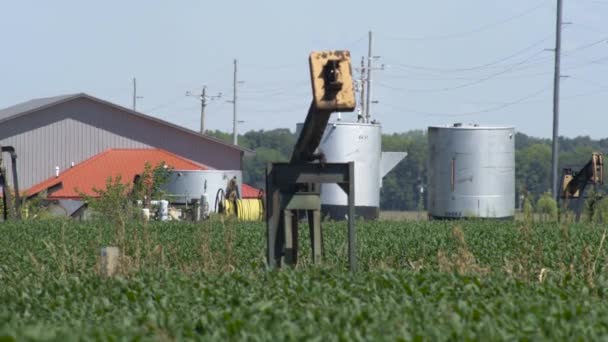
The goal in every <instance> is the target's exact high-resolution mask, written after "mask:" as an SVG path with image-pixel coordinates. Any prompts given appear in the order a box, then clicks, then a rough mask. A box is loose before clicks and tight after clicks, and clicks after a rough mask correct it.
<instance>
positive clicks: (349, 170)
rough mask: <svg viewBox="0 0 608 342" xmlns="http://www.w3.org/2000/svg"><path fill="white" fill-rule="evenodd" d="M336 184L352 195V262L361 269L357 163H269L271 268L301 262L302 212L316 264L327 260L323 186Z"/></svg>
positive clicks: (268, 225) (268, 257) (350, 196)
mask: <svg viewBox="0 0 608 342" xmlns="http://www.w3.org/2000/svg"><path fill="white" fill-rule="evenodd" d="M323 183H336V184H338V185H339V186H340V187H341V188H342V189H343V190H344V192H346V194H347V195H348V212H349V214H348V261H349V267H350V269H351V271H355V270H356V269H357V255H356V231H355V223H354V220H355V174H354V163H353V162H350V163H269V164H268V167H267V169H266V208H267V210H266V222H267V232H266V233H267V261H268V266H269V267H271V268H274V267H280V266H281V264H282V263H283V262H284V263H285V264H287V265H290V266H295V265H296V264H297V260H298V211H300V210H304V211H306V213H307V216H308V225H309V229H310V239H311V243H310V244H311V247H312V260H313V263H314V264H319V263H320V262H321V259H322V256H323V230H322V226H321V200H320V194H319V185H320V184H323Z"/></svg>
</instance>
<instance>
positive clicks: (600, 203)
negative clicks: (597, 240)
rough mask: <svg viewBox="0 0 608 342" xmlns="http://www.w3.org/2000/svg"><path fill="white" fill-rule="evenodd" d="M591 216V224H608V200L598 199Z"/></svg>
mask: <svg viewBox="0 0 608 342" xmlns="http://www.w3.org/2000/svg"><path fill="white" fill-rule="evenodd" d="M590 214H591V217H590V221H591V222H594V223H608V198H603V199H596V200H595V202H594V203H593V209H592V210H590Z"/></svg>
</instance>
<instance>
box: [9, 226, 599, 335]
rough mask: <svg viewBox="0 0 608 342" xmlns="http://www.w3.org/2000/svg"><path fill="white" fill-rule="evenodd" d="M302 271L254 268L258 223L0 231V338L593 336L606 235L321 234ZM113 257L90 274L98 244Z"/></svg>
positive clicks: (259, 258)
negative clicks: (354, 248)
mask: <svg viewBox="0 0 608 342" xmlns="http://www.w3.org/2000/svg"><path fill="white" fill-rule="evenodd" d="M324 229H325V232H324V233H325V235H324V240H325V247H326V248H325V259H324V263H323V265H322V266H320V267H315V266H312V265H311V264H310V257H309V253H310V251H309V249H308V246H309V243H308V240H307V235H306V233H305V232H304V230H305V229H302V234H301V242H302V246H301V254H302V257H301V260H300V261H301V262H300V264H299V265H298V266H297V267H296V268H295V269H281V270H278V271H276V270H275V271H270V270H267V269H266V267H265V257H264V246H265V231H264V225H263V224H261V223H253V224H252V223H238V222H233V221H226V222H222V221H220V220H219V219H215V220H213V221H210V222H205V223H201V224H179V223H171V224H158V223H155V224H150V225H146V224H142V223H128V224H126V225H120V224H118V225H112V224H110V223H109V222H98V223H95V222H91V223H78V222H69V221H38V222H36V221H32V222H22V223H4V224H2V225H0V232H1V234H0V304H1V305H0V341H11V340H17V341H20V340H82V339H93V340H123V339H124V340H133V339H139V340H142V339H143V340H183V339H195V340H209V339H217V340H242V339H247V340H285V339H288V340H296V339H297V340H301V339H315V340H319V341H325V340H363V339H365V340H370V339H380V340H406V341H410V340H430V341H441V340H484V341H485V340H568V341H571V340H605V339H606V338H608V319H607V318H608V302H607V298H606V296H607V295H608V293H607V290H608V278H607V267H608V258H607V256H606V244H608V242H606V241H604V238H605V234H606V231H605V227H604V226H600V225H592V224H581V225H574V224H570V225H565V224H563V225H560V224H556V223H534V224H530V223H524V222H489V221H463V222H358V223H357V230H358V246H359V248H358V256H359V271H358V272H357V273H356V274H351V273H349V272H348V270H347V268H346V265H347V258H346V225H345V224H344V223H326V224H325V225H324ZM108 245H112V246H118V247H120V248H121V250H122V251H125V253H124V257H123V258H122V259H121V269H120V275H119V276H117V277H115V278H108V279H106V278H103V277H101V276H100V275H99V266H98V260H97V256H98V254H99V250H100V248H101V247H102V246H108Z"/></svg>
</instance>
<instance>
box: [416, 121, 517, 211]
mask: <svg viewBox="0 0 608 342" xmlns="http://www.w3.org/2000/svg"><path fill="white" fill-rule="evenodd" d="M428 143H429V165H428V177H429V178H428V211H429V215H431V216H432V217H435V218H464V217H481V218H508V217H513V216H514V214H515V132H514V129H513V128H512V127H481V126H477V125H459V124H458V125H453V126H447V127H429V129H428Z"/></svg>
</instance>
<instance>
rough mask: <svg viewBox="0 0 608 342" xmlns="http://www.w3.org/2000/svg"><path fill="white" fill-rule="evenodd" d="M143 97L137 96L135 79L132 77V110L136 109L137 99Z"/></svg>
mask: <svg viewBox="0 0 608 342" xmlns="http://www.w3.org/2000/svg"><path fill="white" fill-rule="evenodd" d="M143 98H144V97H143V96H137V79H136V78H135V77H133V111H136V110H137V99H143Z"/></svg>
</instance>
